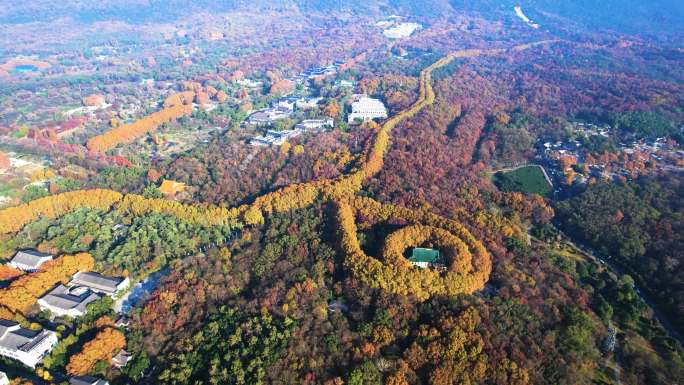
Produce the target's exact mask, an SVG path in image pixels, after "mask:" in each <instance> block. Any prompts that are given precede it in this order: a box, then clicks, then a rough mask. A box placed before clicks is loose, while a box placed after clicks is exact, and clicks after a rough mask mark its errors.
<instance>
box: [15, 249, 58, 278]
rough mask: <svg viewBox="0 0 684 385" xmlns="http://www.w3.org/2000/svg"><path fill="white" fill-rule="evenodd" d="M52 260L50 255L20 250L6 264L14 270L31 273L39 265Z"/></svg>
mask: <svg viewBox="0 0 684 385" xmlns="http://www.w3.org/2000/svg"><path fill="white" fill-rule="evenodd" d="M51 260H52V255H50V254H45V253H41V252H39V251H37V250H22V251H17V253H16V254H14V258H12V260H11V261H10V262H9V263H8V265H9V266H12V267H13V268H15V269H19V270H22V271H26V272H28V273H33V272H35V271H37V270H38V268H39V267H40V265H42V264H43V263H45V262H47V261H51Z"/></svg>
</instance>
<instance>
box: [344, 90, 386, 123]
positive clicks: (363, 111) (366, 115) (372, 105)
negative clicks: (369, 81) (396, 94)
mask: <svg viewBox="0 0 684 385" xmlns="http://www.w3.org/2000/svg"><path fill="white" fill-rule="evenodd" d="M351 109H352V111H351V113H350V114H349V117H348V120H349V123H353V122H354V121H355V120H357V119H360V120H362V121H367V120H372V119H384V118H386V117H387V108H385V105H384V104H383V103H382V101H380V100H379V99H373V98H369V97H367V96H361V97H360V98H359V99H358V100H357V101H355V102H354V103H352V106H351Z"/></svg>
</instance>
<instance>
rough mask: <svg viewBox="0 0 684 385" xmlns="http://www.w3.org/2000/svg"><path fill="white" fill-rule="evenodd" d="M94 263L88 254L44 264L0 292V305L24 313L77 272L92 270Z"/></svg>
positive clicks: (66, 257)
mask: <svg viewBox="0 0 684 385" xmlns="http://www.w3.org/2000/svg"><path fill="white" fill-rule="evenodd" d="M94 263H95V261H94V260H93V257H92V256H91V255H90V254H88V253H80V254H75V255H65V256H63V257H60V258H57V259H55V260H52V261H49V262H46V263H44V264H43V265H42V266H41V267H40V270H38V271H37V272H35V273H33V274H27V275H24V276H21V277H19V278H17V279H16V280H14V281H13V282H12V283H11V284H10V285H9V287H7V288H6V289H3V290H1V291H0V305H2V306H5V307H6V308H8V309H10V310H12V311H18V312H22V313H23V312H26V311H28V309H29V308H30V307H31V306H32V305H33V304H34V303H35V302H36V301H37V300H38V298H39V297H40V296H42V295H43V294H45V293H46V292H47V291H48V290H50V289H51V288H52V287H53V286H55V285H56V284H58V283H64V284H65V283H67V282H68V281H69V280H70V279H71V276H72V275H74V274H75V273H76V272H78V271H88V270H92V269H93V266H94Z"/></svg>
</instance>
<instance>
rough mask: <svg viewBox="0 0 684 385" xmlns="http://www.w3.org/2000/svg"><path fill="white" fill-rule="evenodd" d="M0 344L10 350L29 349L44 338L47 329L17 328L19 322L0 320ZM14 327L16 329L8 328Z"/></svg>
mask: <svg viewBox="0 0 684 385" xmlns="http://www.w3.org/2000/svg"><path fill="white" fill-rule="evenodd" d="M0 322H1V323H2V326H0V328H1V329H0V330H1V332H0V346H2V347H3V348H5V349H8V350H23V351H29V350H31V348H33V346H35V345H36V344H37V343H39V342H40V341H42V340H43V338H44V337H45V336H46V335H47V333H48V332H47V331H43V332H40V331H36V330H29V329H24V328H21V327H20V328H16V326H18V325H19V324H18V323H16V322H12V321H8V320H4V319H3V320H0ZM10 328H13V329H14V330H8V329H10Z"/></svg>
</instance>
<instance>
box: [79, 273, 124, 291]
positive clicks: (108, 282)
mask: <svg viewBox="0 0 684 385" xmlns="http://www.w3.org/2000/svg"><path fill="white" fill-rule="evenodd" d="M123 281H125V278H121V277H106V276H104V275H102V274H100V273H96V272H93V271H90V272H82V271H79V272H78V273H76V274H75V275H74V278H73V279H72V280H71V282H70V284H69V285H70V286H86V287H89V288H91V289H93V290H95V291H103V292H107V293H115V292H116V291H117V290H118V286H119V284H121V282H123Z"/></svg>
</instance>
